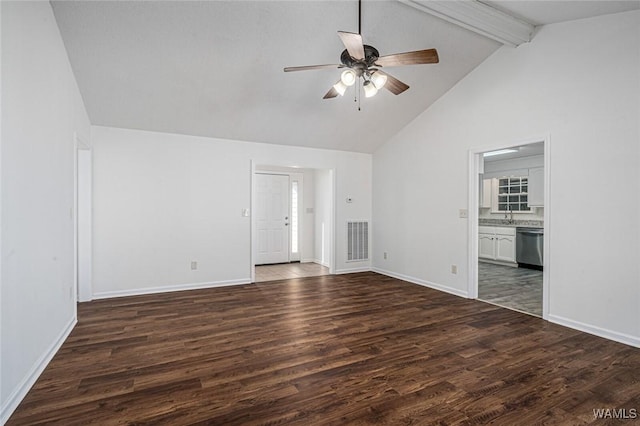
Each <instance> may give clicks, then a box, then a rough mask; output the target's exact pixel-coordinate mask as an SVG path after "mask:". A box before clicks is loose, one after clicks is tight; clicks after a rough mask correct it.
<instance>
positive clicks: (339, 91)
mask: <svg viewBox="0 0 640 426" xmlns="http://www.w3.org/2000/svg"><path fill="white" fill-rule="evenodd" d="M361 23H362V0H358V33H357V34H356V33H350V32H346V31H338V37H340V40H342V43H343V44H344V47H345V48H346V49H345V50H343V51H342V54H341V55H340V63H339V64H326V65H307V66H300V67H286V68H285V69H284V72H291V71H307V70H317V69H325V68H346V69H345V70H344V71H342V74H341V75H340V80H338V81H337V82H336V84H334V85H333V86H332V87H331V89H329V91H328V92H327V93H326V95H324V97H323V99H330V98H335V97H336V96H338V95H340V96H342V95H344V93H345V91H346V90H347V87H349V86H353V85H354V84H355V83H356V81H358V79H360V78H361V79H362V81H363V83H362V88H363V90H364V95H365V97H367V98H369V97H371V96H374V95H375V94H376V93H378V90H380V89H382V88H383V87H385V88H386V89H387V90H388V91H390V92H391V93H393V94H394V95H399V94H400V93H402V92H404V91H405V90H407V89H408V88H409V86H408V85H407V84H405V83H403V82H402V81H400V80H398V79H397V78H395V77H393V76H391V75H389V74H387V73H386V72H384V71H382V70H381V69H380V68H382V67H396V66H402V65H420V64H437V63H438V62H439V59H438V52H437V51H436V49H425V50H416V51H413V52H406V53H395V54H392V55H385V56H380V53H379V52H378V49H376V48H375V47H373V46H369V45H367V44H363V42H362V35H361Z"/></svg>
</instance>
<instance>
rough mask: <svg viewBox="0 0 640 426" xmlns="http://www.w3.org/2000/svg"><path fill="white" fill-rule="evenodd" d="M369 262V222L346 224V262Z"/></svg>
mask: <svg viewBox="0 0 640 426" xmlns="http://www.w3.org/2000/svg"><path fill="white" fill-rule="evenodd" d="M360 260H369V222H365V221H348V222H347V262H356V261H360Z"/></svg>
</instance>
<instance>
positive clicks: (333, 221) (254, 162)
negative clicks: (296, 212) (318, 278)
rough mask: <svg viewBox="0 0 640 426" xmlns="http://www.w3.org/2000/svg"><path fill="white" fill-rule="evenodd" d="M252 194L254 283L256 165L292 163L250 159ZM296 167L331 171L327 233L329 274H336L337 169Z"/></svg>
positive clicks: (252, 269)
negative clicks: (329, 221) (329, 220)
mask: <svg viewBox="0 0 640 426" xmlns="http://www.w3.org/2000/svg"><path fill="white" fill-rule="evenodd" d="M250 165H251V166H250V189H249V191H250V194H251V198H250V206H249V218H250V221H249V222H250V223H249V235H250V237H249V241H250V245H249V271H250V279H251V282H252V283H255V282H256V262H255V261H256V257H257V256H256V248H257V244H256V221H255V216H254V214H253V209H254V208H255V206H256V193H255V188H256V182H255V177H256V173H257V171H256V166H257V165H269V166H276V167H293V166H291V165H290V164H286V163H285V164H282V163H280V164H279V163H277V162H275V163H274V162H273V161H258V160H251V161H250ZM295 168H301V169H315V170H328V171H329V179H330V194H329V204H330V206H329V211H330V212H331V213H330V215H329V217H330V219H331V223H330V224H329V228H330V229H329V232H328V233H327V235H328V236H329V239H330V241H329V274H331V275H333V274H335V267H336V266H335V265H336V259H335V256H336V250H335V244H336V229H337V228H336V225H335V224H336V193H337V190H336V171H335V169H334V168H330V167H321V166H314V165H307V166H296V167H295ZM265 173H272V172H265ZM301 224H302V222H300V225H301Z"/></svg>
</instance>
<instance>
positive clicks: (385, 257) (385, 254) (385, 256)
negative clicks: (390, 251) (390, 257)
mask: <svg viewBox="0 0 640 426" xmlns="http://www.w3.org/2000/svg"><path fill="white" fill-rule="evenodd" d="M383 256H384V259H385V260H387V252H386V251H385V252H384V255H383Z"/></svg>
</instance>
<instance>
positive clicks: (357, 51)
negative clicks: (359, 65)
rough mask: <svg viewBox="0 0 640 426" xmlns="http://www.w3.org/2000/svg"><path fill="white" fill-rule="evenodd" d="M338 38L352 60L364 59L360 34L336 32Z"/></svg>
mask: <svg viewBox="0 0 640 426" xmlns="http://www.w3.org/2000/svg"><path fill="white" fill-rule="evenodd" d="M338 37H340V40H342V44H344V47H346V48H347V52H349V55H351V57H352V58H353V59H357V60H361V59H364V45H363V44H362V36H361V35H360V34H356V33H348V32H345V31H338Z"/></svg>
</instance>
